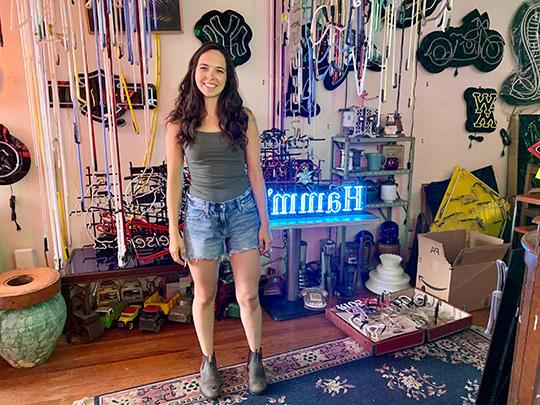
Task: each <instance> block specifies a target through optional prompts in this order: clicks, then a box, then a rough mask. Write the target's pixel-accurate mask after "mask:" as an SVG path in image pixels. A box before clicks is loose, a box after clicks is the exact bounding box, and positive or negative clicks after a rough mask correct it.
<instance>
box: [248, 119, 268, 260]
mask: <svg viewBox="0 0 540 405" xmlns="http://www.w3.org/2000/svg"><path fill="white" fill-rule="evenodd" d="M246 113H247V114H248V127H247V132H246V136H247V145H246V152H245V155H246V166H247V175H248V178H249V183H250V184H251V190H252V191H253V197H254V198H255V202H256V203H257V210H258V211H259V217H260V218H261V228H260V230H259V253H260V254H264V253H268V252H269V251H270V245H271V242H272V238H271V236H270V224H269V221H268V209H267V207H266V186H265V184H264V178H263V175H262V171H261V162H260V147H261V141H260V139H259V130H258V128H257V122H256V121H255V117H254V116H253V113H252V112H251V111H249V110H248V109H246Z"/></svg>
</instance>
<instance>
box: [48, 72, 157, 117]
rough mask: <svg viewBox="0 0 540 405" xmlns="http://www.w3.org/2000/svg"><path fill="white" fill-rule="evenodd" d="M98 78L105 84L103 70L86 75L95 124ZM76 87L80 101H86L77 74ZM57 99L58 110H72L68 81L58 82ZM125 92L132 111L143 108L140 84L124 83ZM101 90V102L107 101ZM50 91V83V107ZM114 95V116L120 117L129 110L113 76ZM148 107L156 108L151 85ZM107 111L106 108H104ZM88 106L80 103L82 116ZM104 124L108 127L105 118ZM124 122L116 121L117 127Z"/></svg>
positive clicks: (115, 77)
mask: <svg viewBox="0 0 540 405" xmlns="http://www.w3.org/2000/svg"><path fill="white" fill-rule="evenodd" d="M99 76H101V81H102V83H103V82H105V73H104V72H103V70H100V71H97V70H94V71H93V72H91V73H89V74H88V85H89V91H90V100H93V103H92V105H91V106H90V114H91V116H92V119H93V120H94V121H97V122H101V120H102V116H101V106H100V105H99V99H100V98H99ZM78 87H79V92H80V97H81V100H86V99H87V98H86V87H85V85H84V74H82V73H81V74H79V76H78ZM57 88H58V98H59V99H60V108H72V107H73V103H72V100H71V95H70V89H69V82H68V81H64V80H62V81H59V82H58V85H57ZM126 88H127V92H128V94H129V98H130V101H131V106H132V107H133V108H134V109H138V110H140V109H143V108H144V99H143V98H144V97H143V95H144V94H143V88H142V86H141V85H140V84H135V83H126ZM102 90H103V100H106V99H107V96H106V94H105V88H103V87H102ZM52 91H53V87H52V85H51V82H49V103H50V105H51V107H52ZM114 95H115V98H116V116H117V117H121V116H122V115H124V113H125V112H126V111H127V110H128V109H129V103H128V100H127V97H126V93H125V89H124V88H123V86H122V82H121V80H120V77H119V76H118V75H114ZM146 101H147V103H148V107H149V108H150V109H154V108H156V107H157V92H156V86H154V85H153V84H151V83H148V95H147V99H146ZM104 107H105V110H107V106H104ZM88 110H89V108H88V106H87V105H86V104H85V103H84V102H81V113H82V114H84V115H87V114H88ZM105 118H106V119H105V124H106V125H108V122H107V121H108V119H107V117H105ZM125 123H126V121H125V120H124V119H123V118H119V119H117V123H116V124H117V125H118V126H123V125H125Z"/></svg>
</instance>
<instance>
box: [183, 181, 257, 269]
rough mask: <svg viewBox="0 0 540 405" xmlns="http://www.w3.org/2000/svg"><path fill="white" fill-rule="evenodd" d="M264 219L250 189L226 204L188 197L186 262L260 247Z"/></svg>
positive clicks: (185, 237)
mask: <svg viewBox="0 0 540 405" xmlns="http://www.w3.org/2000/svg"><path fill="white" fill-rule="evenodd" d="M260 225H261V220H260V218H259V212H258V211H257V205H256V204H255V200H254V198H253V194H252V193H251V189H250V188H248V189H247V190H246V191H245V192H244V193H243V194H242V195H240V196H238V197H236V198H233V199H232V200H228V201H224V202H211V201H206V200H203V199H201V198H197V197H194V196H192V195H190V194H188V196H187V208H186V218H185V221H184V245H185V250H186V251H185V256H186V258H187V260H200V259H212V260H214V259H219V258H221V257H222V256H225V255H232V254H235V253H239V252H243V251H246V250H250V249H257V248H258V246H259V227H260Z"/></svg>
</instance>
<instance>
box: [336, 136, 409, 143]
mask: <svg viewBox="0 0 540 405" xmlns="http://www.w3.org/2000/svg"><path fill="white" fill-rule="evenodd" d="M332 141H334V142H336V143H346V142H349V143H391V142H413V141H414V137H413V136H377V137H375V138H370V137H368V136H343V135H336V136H333V137H332Z"/></svg>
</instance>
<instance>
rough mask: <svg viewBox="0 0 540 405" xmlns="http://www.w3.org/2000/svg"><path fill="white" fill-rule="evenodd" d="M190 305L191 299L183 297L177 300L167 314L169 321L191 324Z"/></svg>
mask: <svg viewBox="0 0 540 405" xmlns="http://www.w3.org/2000/svg"><path fill="white" fill-rule="evenodd" d="M191 304H192V299H191V298H190V297H185V298H182V299H180V300H178V303H177V304H176V305H175V306H174V307H173V308H172V309H171V312H169V321H173V322H183V323H190V322H191Z"/></svg>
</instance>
